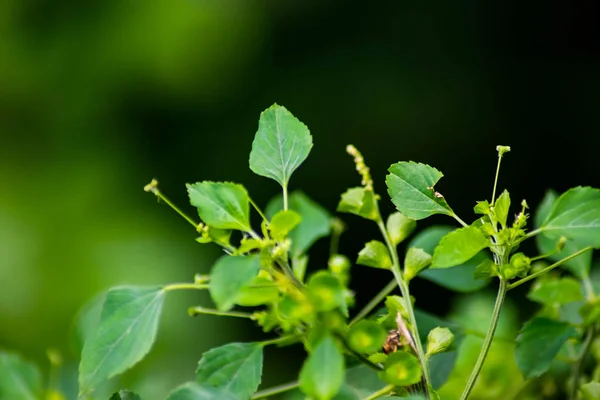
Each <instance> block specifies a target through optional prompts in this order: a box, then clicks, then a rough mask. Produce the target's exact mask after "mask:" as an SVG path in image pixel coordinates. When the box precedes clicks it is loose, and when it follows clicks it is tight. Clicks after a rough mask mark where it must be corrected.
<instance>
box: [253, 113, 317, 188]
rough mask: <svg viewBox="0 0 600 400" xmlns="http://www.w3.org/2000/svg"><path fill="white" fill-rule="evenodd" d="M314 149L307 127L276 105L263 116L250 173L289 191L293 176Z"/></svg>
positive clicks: (254, 147) (261, 116)
mask: <svg viewBox="0 0 600 400" xmlns="http://www.w3.org/2000/svg"><path fill="white" fill-rule="evenodd" d="M312 145H313V143H312V136H311V135H310V131H309V130H308V128H307V127H306V125H304V124H303V123H302V122H300V121H299V120H298V119H297V118H296V117H294V116H293V115H292V113H291V112H289V111H288V110H286V109H285V107H282V106H279V105H277V104H273V105H272V106H271V107H269V108H268V109H266V110H265V111H263V112H262V113H261V114H260V120H259V121H258V132H256V136H255V137H254V141H253V142H252V151H251V152H250V169H251V170H252V171H253V172H254V173H255V174H257V175H261V176H264V177H267V178H271V179H274V180H276V181H277V182H279V184H280V185H281V187H283V188H287V186H288V182H289V180H290V176H291V175H292V173H293V172H294V171H295V170H296V168H298V167H299V166H300V164H302V163H303V162H304V160H306V157H308V153H310V149H311V148H312Z"/></svg>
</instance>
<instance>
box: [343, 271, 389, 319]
mask: <svg viewBox="0 0 600 400" xmlns="http://www.w3.org/2000/svg"><path fill="white" fill-rule="evenodd" d="M395 288H396V279H392V280H391V281H390V283H388V284H387V285H385V287H384V288H383V289H381V290H380V291H379V293H377V295H376V296H375V297H373V298H372V299H371V301H370V302H369V303H368V304H367V305H366V306H364V308H363V309H362V310H360V311H359V312H358V314H356V316H355V317H354V318H353V319H352V321H350V326H352V325H353V324H355V323H357V322H358V321H360V320H361V319H363V318H364V317H366V316H367V315H368V314H369V313H370V312H371V311H372V310H373V309H374V308H375V307H377V304H379V303H381V302H382V301H383V299H385V298H386V296H387V295H388V294H390V293H391V292H392V291H393V290H394V289H395Z"/></svg>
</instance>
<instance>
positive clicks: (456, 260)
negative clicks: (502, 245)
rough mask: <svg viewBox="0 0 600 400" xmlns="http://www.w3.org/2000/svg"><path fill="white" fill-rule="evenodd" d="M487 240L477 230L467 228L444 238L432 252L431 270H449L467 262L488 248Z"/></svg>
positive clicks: (471, 227)
mask: <svg viewBox="0 0 600 400" xmlns="http://www.w3.org/2000/svg"><path fill="white" fill-rule="evenodd" d="M488 245H489V242H488V239H486V237H485V236H484V235H483V233H481V231H480V230H479V229H478V228H475V227H473V226H467V227H464V228H459V229H456V230H455V231H453V232H450V233H448V234H447V235H446V236H444V237H443V238H442V239H441V240H440V243H439V244H438V245H437V247H436V248H435V251H434V252H433V260H432V263H431V268H449V267H454V266H457V265H460V264H463V263H464V262H466V261H469V260H470V259H471V258H473V257H474V256H475V255H476V254H477V253H479V252H480V251H481V250H483V249H485V248H486V247H488Z"/></svg>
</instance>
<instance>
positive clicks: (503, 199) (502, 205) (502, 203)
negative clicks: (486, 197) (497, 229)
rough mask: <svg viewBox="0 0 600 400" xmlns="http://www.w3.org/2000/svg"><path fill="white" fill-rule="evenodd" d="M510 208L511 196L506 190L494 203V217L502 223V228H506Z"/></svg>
mask: <svg viewBox="0 0 600 400" xmlns="http://www.w3.org/2000/svg"><path fill="white" fill-rule="evenodd" d="M509 208H510V194H508V191H507V190H504V192H502V194H501V195H500V196H499V197H498V198H497V199H496V202H495V203H494V216H495V217H496V220H497V221H498V222H500V225H502V228H506V219H507V218H508V210H509Z"/></svg>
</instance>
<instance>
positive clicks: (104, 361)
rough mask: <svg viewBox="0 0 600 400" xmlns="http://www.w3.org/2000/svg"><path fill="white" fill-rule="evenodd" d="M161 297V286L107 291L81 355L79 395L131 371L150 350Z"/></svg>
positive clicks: (154, 334)
mask: <svg viewBox="0 0 600 400" xmlns="http://www.w3.org/2000/svg"><path fill="white" fill-rule="evenodd" d="M164 295H165V292H164V290H163V288H162V287H160V286H155V287H132V286H124V287H117V288H113V289H111V290H109V291H108V293H107V294H106V300H105V302H104V308H103V310H102V316H101V319H100V325H99V326H98V328H97V329H96V331H95V334H94V335H93V336H91V337H90V338H89V339H88V340H87V341H86V342H85V345H84V346H83V351H82V353H81V363H80V364H79V395H80V396H82V395H84V394H87V393H90V392H91V391H92V390H93V389H94V388H95V387H96V386H97V385H98V384H100V383H102V382H104V381H105V380H107V379H109V378H111V377H113V376H115V375H117V374H119V373H121V372H123V371H125V370H127V369H129V368H131V367H132V366H133V365H134V364H136V363H137V362H138V361H140V360H141V359H142V358H144V356H145V355H146V354H147V353H148V351H150V348H151V347H152V344H153V343H154V339H155V338H156V330H157V328H158V320H159V317H160V312H161V309H162V304H163V300H164Z"/></svg>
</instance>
